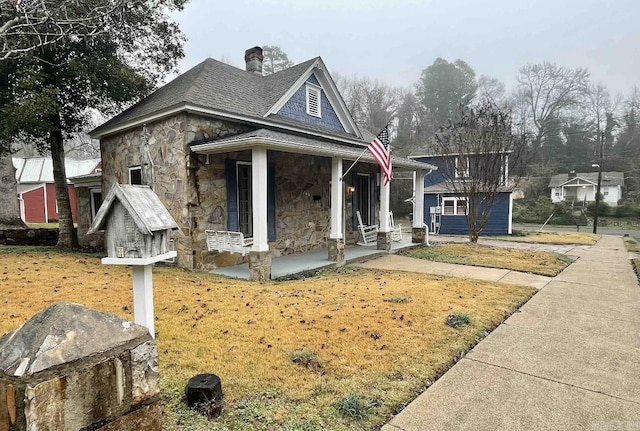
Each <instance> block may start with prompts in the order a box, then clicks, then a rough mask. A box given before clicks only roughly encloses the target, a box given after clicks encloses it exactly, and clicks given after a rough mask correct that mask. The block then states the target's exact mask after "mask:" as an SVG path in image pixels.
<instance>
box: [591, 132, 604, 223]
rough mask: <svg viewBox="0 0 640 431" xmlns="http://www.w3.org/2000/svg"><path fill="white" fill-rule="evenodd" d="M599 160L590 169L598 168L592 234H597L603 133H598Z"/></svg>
mask: <svg viewBox="0 0 640 431" xmlns="http://www.w3.org/2000/svg"><path fill="white" fill-rule="evenodd" d="M599 138H600V160H599V163H597V164H595V163H594V164H592V165H591V166H592V167H596V166H597V167H598V187H596V210H595V214H594V216H593V233H598V210H599V209H600V185H601V184H602V159H603V158H604V157H603V151H604V132H602V133H600V135H599Z"/></svg>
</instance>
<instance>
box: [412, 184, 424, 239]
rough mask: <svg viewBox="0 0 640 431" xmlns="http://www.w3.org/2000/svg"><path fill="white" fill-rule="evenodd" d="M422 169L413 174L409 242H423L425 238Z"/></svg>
mask: <svg viewBox="0 0 640 431" xmlns="http://www.w3.org/2000/svg"><path fill="white" fill-rule="evenodd" d="M424 175H425V172H424V171H417V172H415V174H414V176H413V181H414V182H413V190H414V193H415V194H414V196H413V225H412V226H411V242H412V243H416V244H423V243H424V242H425V238H426V228H425V226H424Z"/></svg>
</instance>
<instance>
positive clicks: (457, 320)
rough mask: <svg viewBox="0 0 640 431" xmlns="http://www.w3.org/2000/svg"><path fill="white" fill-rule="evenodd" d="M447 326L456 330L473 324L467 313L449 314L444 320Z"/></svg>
mask: <svg viewBox="0 0 640 431" xmlns="http://www.w3.org/2000/svg"><path fill="white" fill-rule="evenodd" d="M444 323H445V324H446V325H447V326H451V327H452V328H454V329H458V328H462V327H463V326H467V325H470V324H471V317H470V316H469V315H468V314H467V313H453V314H449V315H448V316H447V318H446V319H445V320H444Z"/></svg>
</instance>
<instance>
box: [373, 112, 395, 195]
mask: <svg viewBox="0 0 640 431" xmlns="http://www.w3.org/2000/svg"><path fill="white" fill-rule="evenodd" d="M367 149H368V150H369V152H370V153H371V155H372V156H373V158H374V159H375V160H376V162H378V164H379V165H380V168H382V174H383V175H384V185H385V186H386V185H387V184H388V183H389V181H391V179H392V178H393V170H392V169H391V151H390V150H389V125H388V124H387V125H386V126H384V129H382V131H381V132H380V133H379V134H378V136H376V138H375V139H374V140H373V141H371V143H370V144H369V146H368V147H367Z"/></svg>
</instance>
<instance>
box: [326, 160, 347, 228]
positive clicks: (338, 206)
mask: <svg viewBox="0 0 640 431" xmlns="http://www.w3.org/2000/svg"><path fill="white" fill-rule="evenodd" d="M343 185H344V183H343V182H342V159H339V158H337V157H334V158H333V159H331V233H330V234H329V238H331V239H343V238H344V234H343V232H342V191H343Z"/></svg>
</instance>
